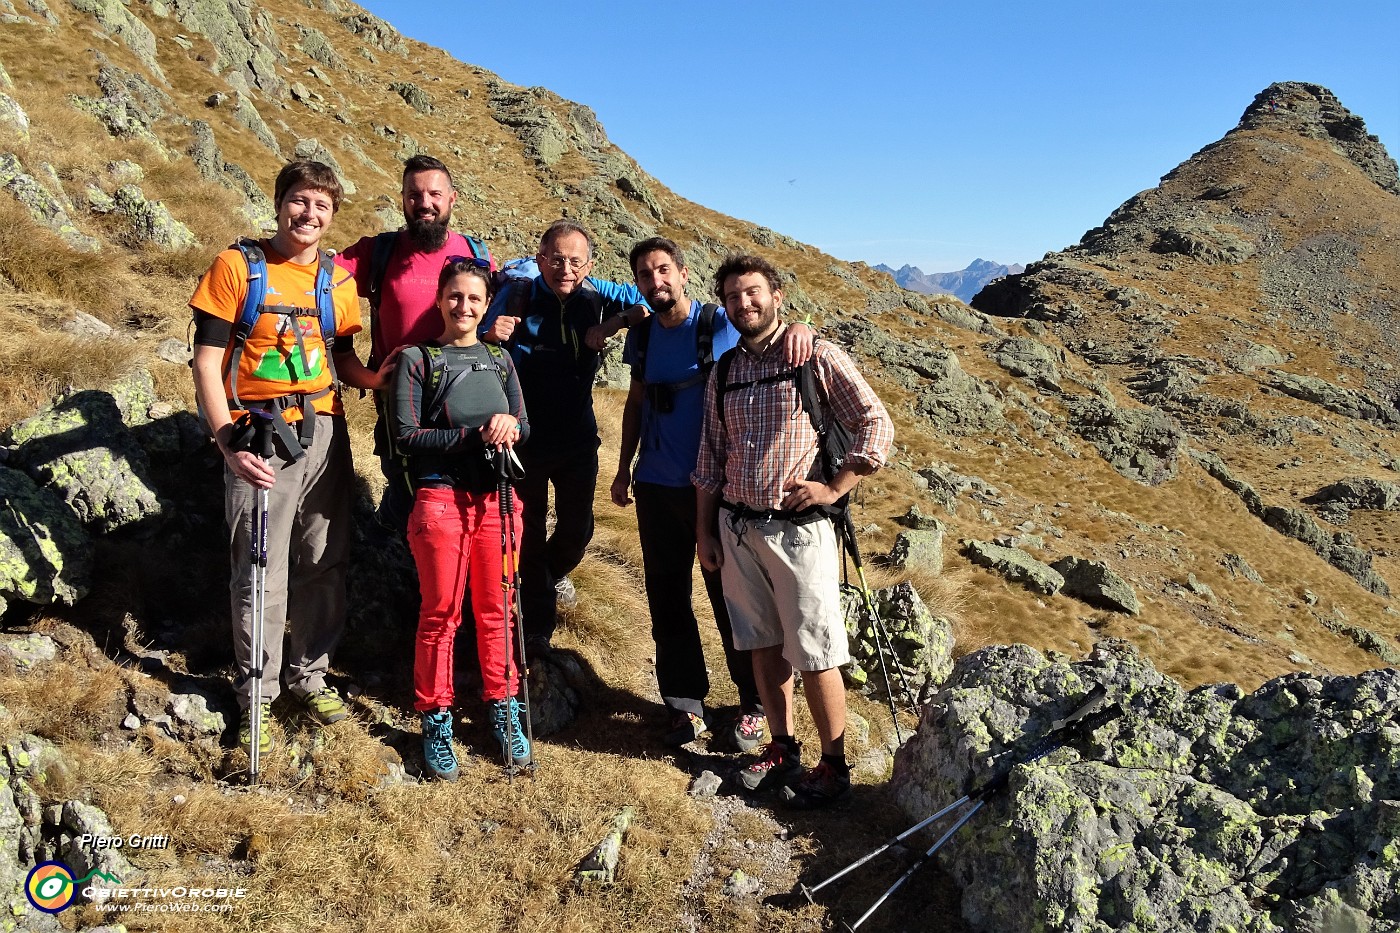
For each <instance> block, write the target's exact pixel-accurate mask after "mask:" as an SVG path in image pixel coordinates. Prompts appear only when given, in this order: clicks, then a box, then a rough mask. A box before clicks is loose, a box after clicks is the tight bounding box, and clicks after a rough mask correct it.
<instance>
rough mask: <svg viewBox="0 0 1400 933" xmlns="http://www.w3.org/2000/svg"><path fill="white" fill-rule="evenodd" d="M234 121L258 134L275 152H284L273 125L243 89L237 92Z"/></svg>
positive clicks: (278, 153)
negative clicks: (274, 132) (269, 123)
mask: <svg viewBox="0 0 1400 933" xmlns="http://www.w3.org/2000/svg"><path fill="white" fill-rule="evenodd" d="M210 99H211V100H212V99H213V98H210ZM233 122H235V123H237V124H238V125H239V126H242V127H244V128H245V129H247V130H248V131H249V132H250V133H252V134H253V135H254V136H256V137H257V138H258V141H259V142H261V143H262V144H263V145H264V146H266V147H267V148H269V149H271V150H272V151H273V153H274V154H276V155H279V156H280V155H281V154H282V145H281V143H279V142H278V141H277V137H276V136H275V135H274V134H273V132H272V129H271V127H269V126H268V125H267V123H265V122H264V121H263V118H262V114H260V113H258V108H257V107H255V106H253V102H252V100H250V99H249V97H248V95H247V94H244V93H243V92H242V91H238V92H237V97H236V102H235V104H234V108H233Z"/></svg>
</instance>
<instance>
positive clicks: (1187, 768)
mask: <svg viewBox="0 0 1400 933" xmlns="http://www.w3.org/2000/svg"><path fill="white" fill-rule="evenodd" d="M1096 685H1102V686H1103V687H1104V688H1106V689H1107V691H1108V693H1109V695H1110V696H1111V697H1112V698H1113V699H1115V700H1116V701H1117V702H1118V703H1119V704H1120V705H1121V708H1122V710H1123V715H1122V716H1121V718H1119V719H1117V720H1115V721H1113V722H1110V723H1108V724H1106V725H1103V726H1102V727H1100V728H1099V729H1097V730H1096V731H1094V732H1093V733H1092V734H1090V735H1082V736H1078V737H1076V738H1074V739H1073V740H1072V741H1070V742H1069V743H1068V744H1067V745H1066V746H1065V747H1063V748H1061V749H1059V750H1058V751H1055V752H1053V753H1052V754H1050V755H1049V756H1048V757H1045V758H1042V759H1040V760H1038V761H1036V762H1034V763H1032V764H1025V765H1019V764H1018V763H1019V762H1020V761H1021V760H1022V759H1023V758H1024V756H1025V750H1026V749H1027V748H1028V747H1029V745H1030V744H1031V743H1032V741H1033V740H1034V738H1035V737H1036V736H1038V735H1040V734H1042V733H1044V732H1046V731H1047V730H1048V729H1049V728H1050V727H1051V726H1052V724H1053V722H1054V721H1055V720H1057V719H1060V718H1063V717H1066V716H1067V715H1068V714H1069V713H1070V712H1071V711H1072V710H1073V709H1075V707H1076V706H1077V705H1079V704H1080V703H1081V702H1083V699H1084V698H1085V697H1086V695H1088V694H1089V693H1090V692H1091V690H1092V689H1093V688H1094V687H1095V686H1096ZM1397 713H1400V673H1397V671H1396V670H1394V669H1385V670H1378V671H1371V672H1369V673H1366V674H1362V675H1360V676H1357V677H1314V676H1312V675H1309V674H1294V675H1289V676H1286V677H1281V678H1278V679H1276V680H1273V681H1270V682H1269V683H1267V684H1265V685H1264V686H1263V687H1261V688H1260V689H1259V690H1257V691H1255V692H1254V693H1252V694H1249V695H1243V694H1242V693H1241V692H1240V691H1239V689H1238V688H1236V687H1234V686H1232V685H1217V686H1208V687H1202V688H1200V689H1198V690H1194V691H1190V692H1187V691H1185V690H1183V689H1182V688H1181V687H1179V686H1178V685H1177V684H1176V683H1174V682H1173V681H1171V680H1170V679H1168V678H1166V677H1164V676H1162V675H1161V674H1160V673H1158V672H1157V671H1156V670H1155V669H1153V667H1152V666H1151V665H1150V664H1149V663H1148V662H1146V661H1145V660H1144V659H1143V658H1141V657H1140V656H1138V655H1137V654H1136V653H1134V652H1133V651H1131V650H1129V649H1127V648H1125V647H1124V646H1121V645H1105V646H1101V647H1100V648H1099V649H1098V650H1096V651H1095V652H1094V654H1093V655H1092V656H1091V657H1090V659H1089V660H1087V661H1082V662H1074V663H1071V662H1069V661H1067V660H1066V659H1063V658H1047V657H1045V656H1042V655H1041V654H1039V653H1038V652H1036V651H1034V650H1032V649H1029V648H1026V647H1025V646H1010V647H1002V648H988V649H984V650H982V651H979V652H976V653H974V654H972V655H969V656H967V657H965V658H963V659H961V660H960V661H959V662H958V665H957V667H956V669H955V670H954V673H953V676H952V677H951V678H950V679H949V681H948V682H947V683H946V684H945V685H944V687H943V689H942V690H941V691H940V692H939V694H938V696H937V697H935V698H934V701H933V702H932V703H931V704H930V705H929V706H928V707H927V708H926V710H925V712H924V716H923V719H922V721H921V723H920V726H919V731H918V734H917V735H916V736H915V737H914V738H913V739H911V740H910V741H909V743H908V744H907V745H906V746H905V747H904V748H903V749H902V750H901V751H900V752H899V754H898V755H897V757H896V763H895V773H894V777H893V779H892V782H893V785H894V787H895V793H896V796H897V798H898V800H899V802H900V805H901V806H902V807H903V808H904V810H905V812H906V813H907V814H908V816H909V817H910V819H911V821H912V820H914V819H920V818H922V817H924V816H926V815H928V814H930V813H933V812H935V811H936V810H938V809H939V808H941V807H943V806H944V805H946V804H948V803H950V802H952V801H953V800H954V799H956V798H957V797H958V796H959V795H960V794H962V793H963V792H965V790H966V789H967V788H968V787H969V786H971V785H974V784H976V783H978V782H980V781H985V780H987V779H988V778H989V777H990V776H992V775H995V774H999V773H1003V772H1007V771H1009V775H1010V780H1009V782H1008V784H1007V786H1006V788H1005V790H1004V791H1002V792H1000V793H998V794H995V795H993V796H992V797H991V798H990V799H989V800H988V803H987V807H986V808H985V809H984V810H983V811H982V812H980V813H978V814H976V815H975V816H974V817H973V819H972V822H971V823H969V825H968V826H967V827H966V828H965V829H964V830H963V831H962V832H961V833H960V834H959V835H958V836H957V837H956V838H955V839H954V840H953V841H952V843H951V844H949V845H948V846H946V847H945V848H944V849H943V850H942V852H941V853H940V857H941V858H942V860H943V864H944V866H945V868H946V869H947V870H948V872H949V873H950V874H951V876H952V877H953V878H954V879H955V881H956V882H957V884H958V885H959V887H961V888H962V911H963V916H964V918H965V919H966V920H967V922H968V924H969V926H970V927H971V928H972V929H973V930H976V931H997V933H1019V931H1026V933H1031V931H1043V930H1049V929H1053V930H1058V931H1065V933H1076V931H1091V930H1092V931H1096V933H1097V931H1112V930H1122V931H1129V930H1143V929H1161V930H1174V931H1200V933H1218V931H1221V930H1235V931H1254V933H1318V931H1322V930H1342V929H1348V930H1364V929H1374V930H1382V929H1394V928H1395V926H1396V924H1397V923H1400V896H1397V894H1396V891H1398V890H1400V804H1397V803H1396V801H1397V800H1400V768H1397V767H1396V761H1397V759H1398V758H1400V726H1397V725H1396V722H1395V718H1396V716H1397ZM1010 891H1014V892H1016V895H1015V896H1014V897H1010V896H1008V892H1010Z"/></svg>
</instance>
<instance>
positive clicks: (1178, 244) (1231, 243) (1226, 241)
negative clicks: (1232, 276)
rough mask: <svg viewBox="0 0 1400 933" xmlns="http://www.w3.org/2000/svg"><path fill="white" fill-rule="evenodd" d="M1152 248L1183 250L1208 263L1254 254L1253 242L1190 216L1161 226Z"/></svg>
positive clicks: (1182, 251) (1162, 250)
mask: <svg viewBox="0 0 1400 933" xmlns="http://www.w3.org/2000/svg"><path fill="white" fill-rule="evenodd" d="M1152 249H1153V251H1154V252H1158V253H1180V254H1181V255H1183V256H1190V257H1191V258H1192V259H1195V260H1197V261H1199V262H1203V263H1205V264H1206V265H1210V266H1213V265H1219V264H1222V263H1226V264H1234V263H1239V262H1244V261H1245V260H1246V259H1248V258H1249V257H1250V256H1253V255H1254V244H1253V243H1251V242H1249V241H1248V240H1246V239H1244V238H1242V237H1240V236H1238V235H1237V234H1234V233H1231V232H1229V231H1228V230H1221V229H1220V228H1219V227H1216V226H1215V225H1214V224H1208V223H1205V222H1204V221H1196V220H1187V221H1182V222H1180V223H1178V224H1176V225H1174V226H1171V227H1168V228H1166V229H1164V230H1160V231H1158V233H1157V242H1156V243H1155V244H1153V246H1152Z"/></svg>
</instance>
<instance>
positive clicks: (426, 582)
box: [408, 487, 520, 711]
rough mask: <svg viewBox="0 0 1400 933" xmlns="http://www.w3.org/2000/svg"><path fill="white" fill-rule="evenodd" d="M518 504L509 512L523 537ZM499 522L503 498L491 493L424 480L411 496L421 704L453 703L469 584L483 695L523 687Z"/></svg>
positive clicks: (417, 698) (498, 695)
mask: <svg viewBox="0 0 1400 933" xmlns="http://www.w3.org/2000/svg"><path fill="white" fill-rule="evenodd" d="M514 505H515V511H514V514H513V515H512V516H511V518H512V522H513V524H514V525H515V540H516V541H517V542H518V541H519V540H520V502H519V501H518V500H517V501H516V502H515V503H514ZM501 527H502V524H501V505H500V499H499V497H498V496H497V494H496V493H494V492H487V493H471V492H466V491H464V490H460V489H437V488H427V487H425V488H423V489H420V490H418V493H417V495H416V496H415V497H414V500H413V511H412V512H411V513H409V516H408V547H409V550H411V551H412V552H413V560H414V562H415V563H416V564H417V565H418V584H419V587H420V588H421V590H422V594H423V607H422V609H421V610H420V611H419V614H418V638H417V642H416V646H415V650H414V661H413V694H414V702H413V706H414V708H415V709H417V710H420V711H421V710H430V709H437V708H438V707H440V706H451V705H452V702H453V699H454V697H453V693H452V644H453V642H454V641H455V640H456V637H457V629H458V628H459V627H460V626H461V624H462V600H463V597H464V596H465V595H466V593H467V592H468V591H470V592H471V600H472V616H473V617H474V618H475V620H476V650H477V656H478V658H479V659H480V661H481V698H482V699H483V700H503V699H505V698H506V697H509V696H514V695H515V692H516V690H517V689H518V688H519V685H520V682H519V669H518V668H517V666H516V664H515V658H514V655H515V652H514V651H513V650H511V648H512V646H513V644H514V641H513V639H514V637H515V629H514V627H513V624H511V625H510V627H509V628H508V623H507V621H506V615H505V611H504V610H505V602H510V603H511V604H513V603H514V600H515V592H514V590H511V591H509V592H506V591H505V588H504V587H503V586H502V582H503V581H504V579H505V577H504V576H503V573H502V568H503V564H504V563H505V561H504V560H503V557H502V554H503V551H504V549H503V548H502V547H501ZM507 541H509V538H507ZM507 566H509V565H507ZM511 615H512V616H513V615H514V613H511ZM507 668H509V670H507Z"/></svg>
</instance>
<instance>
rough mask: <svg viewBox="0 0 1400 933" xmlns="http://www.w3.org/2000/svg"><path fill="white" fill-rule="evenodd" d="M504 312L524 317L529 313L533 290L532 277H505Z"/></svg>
mask: <svg viewBox="0 0 1400 933" xmlns="http://www.w3.org/2000/svg"><path fill="white" fill-rule="evenodd" d="M506 287H507V288H509V289H510V291H509V293H507V295H506V314H509V315H510V316H511V317H518V318H525V317H528V316H529V314H530V297H531V295H532V294H533V293H534V290H535V280H534V279H507V285H506Z"/></svg>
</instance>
